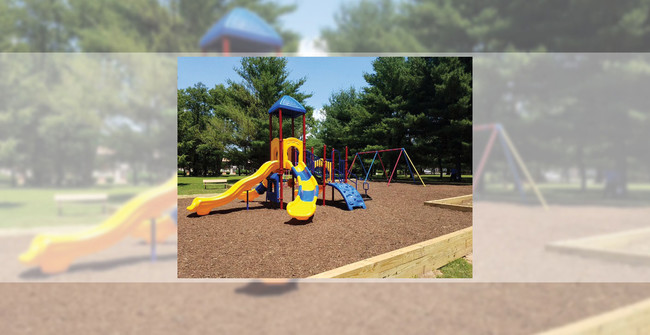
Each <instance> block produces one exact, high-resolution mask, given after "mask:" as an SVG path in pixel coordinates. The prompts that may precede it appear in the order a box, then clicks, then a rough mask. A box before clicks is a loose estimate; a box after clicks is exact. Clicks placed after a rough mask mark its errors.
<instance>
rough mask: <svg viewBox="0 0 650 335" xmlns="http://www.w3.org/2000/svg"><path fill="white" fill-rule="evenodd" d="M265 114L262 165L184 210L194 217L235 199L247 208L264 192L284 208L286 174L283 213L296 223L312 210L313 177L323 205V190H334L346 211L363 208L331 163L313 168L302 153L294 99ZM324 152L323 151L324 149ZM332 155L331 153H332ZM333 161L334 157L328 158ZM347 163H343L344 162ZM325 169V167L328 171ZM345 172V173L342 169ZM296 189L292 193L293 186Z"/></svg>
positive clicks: (298, 110)
mask: <svg viewBox="0 0 650 335" xmlns="http://www.w3.org/2000/svg"><path fill="white" fill-rule="evenodd" d="M268 113H269V143H270V160H269V161H268V162H266V163H264V164H263V165H262V167H260V168H259V169H258V170H257V171H256V172H255V173H254V174H252V175H251V176H248V177H246V178H244V179H242V180H240V181H238V182H237V183H235V184H234V185H233V186H232V187H230V189H228V190H227V191H226V192H224V193H222V194H220V195H218V196H214V197H197V198H195V199H194V200H193V201H192V204H191V205H190V206H188V207H187V210H189V211H191V212H196V214H197V215H206V214H209V213H210V211H211V210H212V209H213V208H216V207H219V206H223V205H225V204H227V203H230V202H231V201H234V200H235V199H240V200H245V201H246V207H247V208H248V206H249V205H248V203H249V201H251V200H253V199H255V198H257V197H258V196H260V195H262V194H264V193H266V201H268V202H271V203H279V208H280V209H283V207H284V183H285V181H284V175H285V172H289V173H290V178H291V179H290V180H288V186H289V185H290V186H291V197H292V201H291V202H290V203H288V204H287V213H288V214H289V215H290V216H291V217H293V218H295V219H298V220H308V219H309V218H311V217H312V216H313V215H314V212H315V211H316V201H317V199H318V192H319V183H318V182H317V181H316V178H315V177H314V175H318V176H319V177H320V178H321V180H322V189H321V190H322V192H323V204H325V188H326V187H327V186H330V187H332V196H333V193H334V189H336V190H338V191H339V192H340V193H341V195H343V198H344V199H345V201H346V203H347V204H348V209H350V210H352V209H354V208H364V209H365V208H366V206H365V203H364V202H363V199H362V198H361V195H360V194H359V192H358V191H357V190H356V189H355V188H354V187H352V186H351V185H349V184H347V177H344V178H343V180H341V176H344V175H345V173H341V172H340V171H337V170H336V169H334V168H332V166H331V164H329V165H328V163H323V160H321V161H320V163H318V164H320V165H319V166H318V167H317V163H316V162H317V161H318V160H314V157H315V156H314V155H313V149H312V152H311V156H310V158H309V160H308V159H307V153H306V151H305V144H306V137H307V130H306V110H305V108H304V107H303V106H302V105H301V104H300V103H299V102H298V101H296V100H295V99H293V98H292V97H290V96H287V95H285V96H283V97H281V98H280V99H279V100H278V101H276V102H275V103H274V104H273V106H271V108H270V109H269V111H268ZM275 116H277V117H278V125H279V126H278V137H277V138H274V137H273V118H274V117H275ZM301 116H302V140H301V139H298V138H296V137H295V122H294V119H295V118H297V117H301ZM287 117H289V118H290V119H291V136H292V137H289V138H284V134H283V118H287ZM324 149H325V148H324ZM332 155H334V151H333V153H332ZM332 161H334V157H332ZM346 164H347V163H346ZM328 166H329V168H328ZM343 171H345V170H343ZM296 185H297V186H298V189H297V190H296V189H295V187H296Z"/></svg>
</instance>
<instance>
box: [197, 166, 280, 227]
mask: <svg viewBox="0 0 650 335" xmlns="http://www.w3.org/2000/svg"><path fill="white" fill-rule="evenodd" d="M279 168H280V166H279V164H278V161H268V162H266V163H264V164H262V167H260V168H259V170H257V171H256V172H255V173H254V174H253V175H251V176H248V177H246V178H244V179H242V180H240V181H238V182H236V183H235V184H234V185H233V186H232V187H230V188H229V189H228V190H227V191H225V192H223V193H221V194H219V195H218V196H214V197H198V198H194V200H193V201H192V204H191V205H190V206H189V207H187V210H188V211H190V212H196V214H198V215H206V214H209V213H210V211H211V210H212V209H213V208H215V207H219V206H223V205H225V204H227V203H229V202H231V201H233V200H235V199H237V198H238V196H239V195H240V194H242V193H245V192H246V191H247V190H250V189H251V188H253V187H254V186H255V185H257V184H259V182H261V181H263V180H264V179H265V178H266V177H267V176H268V175H269V174H271V173H273V172H274V171H275V170H277V169H279Z"/></svg>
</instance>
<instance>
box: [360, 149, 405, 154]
mask: <svg viewBox="0 0 650 335" xmlns="http://www.w3.org/2000/svg"><path fill="white" fill-rule="evenodd" d="M397 150H402V148H395V149H384V150H373V151H364V152H359V155H363V154H374V153H375V152H386V151H397Z"/></svg>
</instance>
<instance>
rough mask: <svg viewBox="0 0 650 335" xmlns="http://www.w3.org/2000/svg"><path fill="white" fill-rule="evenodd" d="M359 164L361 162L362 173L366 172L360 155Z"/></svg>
mask: <svg viewBox="0 0 650 335" xmlns="http://www.w3.org/2000/svg"><path fill="white" fill-rule="evenodd" d="M359 164H361V168H362V169H363V173H364V174H365V173H366V168H365V167H364V166H363V160H362V159H361V156H359Z"/></svg>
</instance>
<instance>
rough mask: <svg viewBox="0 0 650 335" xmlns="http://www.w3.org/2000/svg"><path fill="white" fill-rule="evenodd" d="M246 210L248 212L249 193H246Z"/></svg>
mask: <svg viewBox="0 0 650 335" xmlns="http://www.w3.org/2000/svg"><path fill="white" fill-rule="evenodd" d="M246 210H248V191H246Z"/></svg>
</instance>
